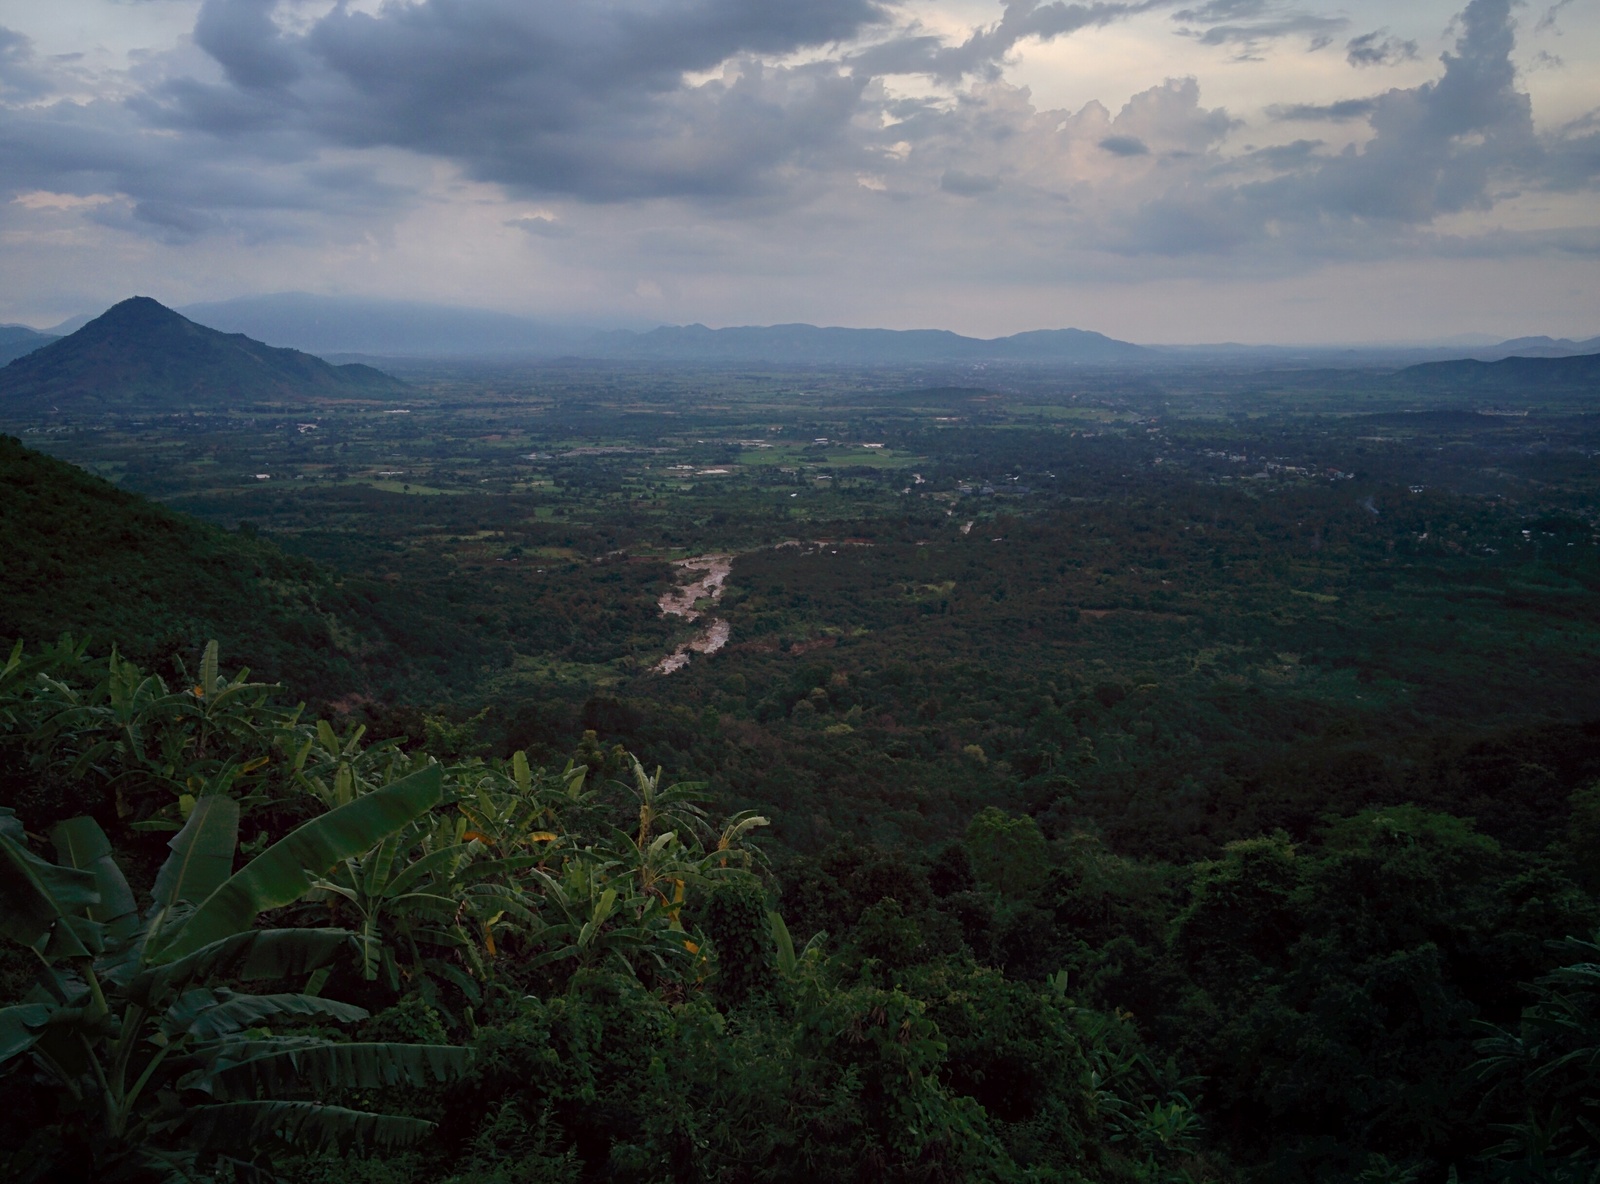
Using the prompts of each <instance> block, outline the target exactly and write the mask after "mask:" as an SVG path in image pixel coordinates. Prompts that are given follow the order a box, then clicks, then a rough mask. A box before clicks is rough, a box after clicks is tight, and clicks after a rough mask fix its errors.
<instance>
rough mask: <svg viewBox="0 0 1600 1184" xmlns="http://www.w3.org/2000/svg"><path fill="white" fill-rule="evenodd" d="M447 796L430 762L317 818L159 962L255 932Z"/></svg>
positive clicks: (266, 855)
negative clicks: (272, 912)
mask: <svg viewBox="0 0 1600 1184" xmlns="http://www.w3.org/2000/svg"><path fill="white" fill-rule="evenodd" d="M443 793H444V777H443V773H442V770H441V769H440V767H439V766H438V765H432V766H430V767H428V768H426V769H422V770H420V771H418V772H416V773H413V774H411V775H410V776H409V777H403V778H401V779H400V780H399V781H396V782H393V783H392V784H390V785H386V786H384V787H383V788H382V789H378V790H374V791H373V792H372V793H369V794H367V795H365V796H364V797H360V798H357V799H356V800H355V801H353V802H351V803H349V804H348V805H344V806H340V807H339V808H338V809H337V810H331V811H329V812H328V813H327V814H324V815H322V816H321V817H320V818H313V819H312V820H311V821H310V822H307V823H305V824H304V825H303V826H300V827H298V828H296V829H295V830H293V831H291V832H290V833H289V834H288V835H286V836H284V838H282V839H280V840H279V841H278V842H276V843H274V844H273V845H272V846H271V847H268V848H267V849H266V850H265V851H263V852H262V853H261V854H260V855H258V856H257V857H256V858H255V859H253V860H251V861H250V862H249V863H248V864H247V865H246V866H245V867H243V868H241V869H240V870H239V871H238V872H236V873H235V874H234V875H233V876H231V877H230V878H229V879H228V880H227V882H225V883H224V884H222V885H221V886H219V887H218V888H217V890H216V891H215V892H213V893H212V894H211V895H210V896H208V897H207V898H206V899H205V901H204V902H203V903H202V904H201V905H200V907H199V908H198V909H196V910H195V913H194V915H193V916H192V917H190V918H189V920H188V922H187V923H186V924H185V925H184V926H183V928H182V929H181V930H180V931H179V933H178V935H177V937H176V938H174V939H172V940H171V941H169V942H168V943H167V945H166V946H165V947H164V948H163V949H162V950H161V951H160V953H159V954H157V958H158V959H159V960H160V961H164V962H170V961H173V960H174V959H177V958H181V957H183V956H185V955H186V954H189V953H192V952H193V951H195V950H198V949H200V948H201V947H202V946H205V945H207V944H209V943H211V942H214V941H219V940H221V939H222V938H225V937H229V936H231V935H232V934H235V933H241V932H243V931H245V930H247V929H249V928H250V926H251V925H253V924H254V923H255V919H256V917H257V916H259V915H260V914H261V913H262V912H264V911H265V910H267V909H271V908H278V907H280V906H282V905H286V904H291V903H293V902H294V901H296V900H299V899H300V897H302V896H303V895H305V893H306V890H307V889H308V888H309V887H310V880H311V878H312V877H315V876H320V875H322V874H324V873H325V872H327V871H328V870H329V869H330V868H331V867H333V865H334V864H336V863H338V862H339V861H340V860H341V859H349V858H350V857H352V856H355V855H361V854H363V853H364V852H366V851H368V850H370V849H371V848H372V847H373V846H374V845H375V844H376V843H378V842H379V841H380V840H381V839H383V838H384V837H385V836H387V835H390V834H393V833H394V832H395V831H397V830H399V829H400V828H401V827H403V826H405V825H406V824H407V823H409V822H411V821H412V820H413V819H415V818H419V817H421V816H422V815H423V814H426V813H427V812H428V811H429V810H431V809H432V808H433V807H434V806H436V805H437V804H438V803H439V799H440V798H441V797H442V796H443ZM206 800H208V801H210V800H213V799H209V798H208V799H206Z"/></svg>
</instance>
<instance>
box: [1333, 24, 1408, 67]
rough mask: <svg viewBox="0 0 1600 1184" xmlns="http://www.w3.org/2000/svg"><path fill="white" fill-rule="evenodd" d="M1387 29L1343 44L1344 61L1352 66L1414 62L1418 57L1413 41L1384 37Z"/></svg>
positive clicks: (1353, 38)
mask: <svg viewBox="0 0 1600 1184" xmlns="http://www.w3.org/2000/svg"><path fill="white" fill-rule="evenodd" d="M1387 32H1388V30H1387V29H1378V30H1377V31H1376V32H1372V33H1363V34H1361V36H1359V37H1352V38H1350V40H1349V41H1346V42H1345V44H1344V49H1345V54H1344V59H1345V61H1347V62H1349V63H1350V64H1351V65H1352V66H1392V65H1394V64H1395V63H1396V62H1414V61H1416V60H1417V58H1418V57H1419V56H1421V55H1420V54H1419V53H1418V51H1417V43H1416V42H1415V41H1402V40H1400V39H1399V38H1398V37H1386V36H1384V34H1385V33H1387Z"/></svg>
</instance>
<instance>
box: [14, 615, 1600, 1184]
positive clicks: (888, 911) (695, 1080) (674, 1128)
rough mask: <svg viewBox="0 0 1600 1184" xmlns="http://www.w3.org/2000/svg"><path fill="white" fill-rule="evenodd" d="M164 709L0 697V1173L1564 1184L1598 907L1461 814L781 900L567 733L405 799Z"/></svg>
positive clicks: (64, 687) (1003, 850)
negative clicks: (575, 747) (565, 758)
mask: <svg viewBox="0 0 1600 1184" xmlns="http://www.w3.org/2000/svg"><path fill="white" fill-rule="evenodd" d="M186 684H187V685H183V686H180V687H179V688H177V689H174V688H172V687H169V686H168V685H166V684H165V683H164V682H162V681H161V680H159V679H155V678H153V677H150V676H146V675H144V674H143V673H141V672H140V671H139V670H137V669H136V668H134V667H133V666H132V665H131V664H130V663H128V662H126V661H124V660H122V659H120V658H117V657H112V658H110V659H108V660H92V659H90V658H88V657H87V656H86V654H85V653H84V651H83V650H82V649H81V648H80V647H75V646H72V645H70V644H63V645H61V646H58V647H54V648H52V649H49V650H46V651H44V652H42V653H41V654H38V655H35V656H32V657H29V656H27V655H25V654H23V653H22V652H21V650H20V649H19V650H18V651H16V652H14V653H13V654H12V655H11V657H10V659H9V661H8V663H7V664H6V666H5V667H4V669H3V670H0V761H3V763H4V766H5V768H6V770H7V776H8V784H11V785H23V784H26V785H29V786H32V787H33V788H32V789H31V791H30V793H29V794H27V795H23V796H22V797H19V798H18V799H17V800H16V801H15V802H14V805H15V806H17V807H18V808H17V810H16V813H14V814H13V813H10V812H9V811H8V812H7V813H6V814H4V815H3V816H0V856H3V858H0V905H3V914H4V915H3V921H0V933H3V934H4V936H6V937H7V938H9V939H11V943H12V951H13V952H12V954H10V955H8V957H7V960H5V961H4V962H3V963H0V972H3V973H4V979H3V980H0V991H3V993H4V997H3V999H0V1003H4V1004H6V1006H4V1007H3V1008H0V1099H3V1102H4V1105H3V1106H0V1147H4V1148H6V1150H5V1151H4V1152H3V1153H0V1155H3V1156H4V1158H3V1159H0V1170H3V1171H4V1172H5V1173H6V1176H7V1178H8V1179H19V1180H34V1179H38V1180H45V1179H62V1180H64V1179H76V1178H86V1177H87V1178H95V1179H106V1180H113V1179H117V1180H129V1181H142V1180H161V1179H197V1180H198V1179H209V1180H216V1181H218V1182H219V1184H220V1182H222V1181H226V1180H230V1179H232V1180H240V1179H266V1178H270V1177H273V1176H276V1177H277V1178H280V1179H284V1180H289V1181H302V1182H304V1184H321V1182H322V1181H330V1182H331V1181H333V1180H336V1179H337V1180H340V1181H352V1180H354V1181H372V1182H374V1184H377V1182H380V1181H381V1182H387V1181H399V1180H406V1181H430V1182H433V1181H437V1182H439V1184H446V1182H449V1184H477V1182H480V1181H481V1182H489V1181H494V1182H499V1181H505V1182H507V1184H510V1182H512V1181H579V1180H596V1181H598V1180H605V1181H640V1182H644V1181H660V1180H681V1181H790V1180H794V1181H799V1180H817V1179H823V1180H849V1179H859V1180H874V1181H876V1180H904V1181H912V1180H916V1181H924V1180H925V1181H965V1180H999V1181H1005V1180H1016V1181H1024V1180H1028V1181H1047V1180H1060V1181H1074V1180H1096V1181H1099V1180H1127V1181H1152V1182H1153V1181H1172V1182H1174V1184H1176V1182H1177V1181H1201V1180H1208V1179H1209V1180H1224V1179H1245V1178H1250V1177H1252V1176H1254V1177H1259V1178H1271V1179H1296V1178H1299V1179H1307V1180H1312V1179H1326V1180H1339V1179H1351V1180H1355V1179H1362V1180H1376V1179H1416V1180H1420V1179H1425V1178H1433V1177H1438V1178H1440V1179H1443V1178H1444V1174H1445V1172H1446V1171H1447V1170H1449V1171H1454V1172H1455V1173H1456V1175H1457V1176H1458V1178H1460V1179H1502V1178H1503V1179H1514V1178H1517V1179H1573V1180H1577V1179H1587V1178H1589V1177H1590V1175H1591V1174H1592V1173H1593V1171H1594V1170H1595V1168H1596V1163H1597V1158H1596V1155H1595V1149H1596V1139H1595V1115H1594V1106H1595V1100H1594V1099H1595V1097H1596V1096H1597V1094H1600V1088H1597V1084H1596V1081H1595V1077H1594V1074H1595V1071H1596V1065H1597V1064H1600V1051H1597V1050H1600V1028H1597V1025H1596V1017H1597V1015H1600V991H1597V989H1596V981H1597V980H1596V978H1595V973H1594V960H1595V957H1596V951H1595V948H1594V947H1593V946H1583V945H1576V944H1569V945H1568V946H1566V947H1562V950H1561V953H1562V954H1565V955H1566V956H1567V961H1566V963H1565V964H1564V965H1558V963H1557V962H1554V961H1552V960H1551V959H1552V958H1559V957H1560V954H1557V953H1554V952H1552V951H1550V950H1547V949H1546V948H1545V946H1544V944H1543V942H1544V939H1545V938H1547V937H1555V936H1561V935H1563V934H1570V933H1573V932H1579V931H1582V930H1583V928H1584V927H1585V926H1592V925H1593V923H1594V921H1595V919H1596V918H1595V908H1594V902H1593V899H1592V898H1591V897H1590V896H1588V895H1587V894H1586V893H1585V892H1584V891H1582V890H1581V889H1580V888H1579V886H1578V885H1576V884H1575V883H1574V882H1573V881H1572V880H1571V879H1569V878H1567V876H1566V875H1565V874H1564V873H1563V871H1562V868H1563V866H1564V864H1563V862H1562V860H1561V859H1557V858H1555V857H1554V856H1550V857H1542V856H1541V857H1534V856H1530V855H1525V854H1515V853H1508V852H1506V851H1503V850H1501V849H1500V847H1499V846H1498V844H1496V843H1495V842H1494V841H1493V840H1491V839H1489V838H1486V837H1484V836H1482V835H1478V834H1476V833H1475V832H1474V831H1473V829H1472V827H1471V826H1470V824H1468V823H1466V822H1464V821H1462V820H1458V819H1455V818H1451V817H1448V816H1446V815H1440V814H1434V813H1429V812H1427V811H1422V810H1418V809H1415V808H1407V809H1391V810H1385V811H1376V812H1368V813H1366V814H1362V815H1358V816H1355V817H1352V818H1348V819H1342V820H1329V821H1328V823H1327V825H1326V826H1325V828H1324V829H1323V831H1322V832H1321V833H1320V835H1319V838H1318V840H1317V841H1316V842H1315V843H1313V844H1304V845H1297V844H1293V843H1290V842H1289V841H1288V840H1287V839H1286V838H1284V837H1283V836H1276V837H1274V836H1267V837H1263V838H1260V839H1255V840H1248V841H1245V842H1241V843H1236V844H1233V845H1231V846H1230V847H1229V848H1228V849H1227V850H1226V851H1225V852H1224V853H1223V854H1222V856H1221V857H1220V858H1217V859H1214V860H1210V861H1206V862H1203V863H1198V864H1193V865H1190V866H1188V867H1186V868H1181V869H1179V868H1173V867H1170V866H1167V865H1154V864H1152V865H1141V864H1138V863H1135V862H1133V861H1129V860H1125V859H1120V858H1117V857H1114V856H1112V855H1110V854H1109V853H1108V852H1106V851H1105V850H1104V849H1103V848H1101V847H1100V846H1099V845H1098V844H1097V842H1096V841H1095V840H1094V839H1093V838H1092V837H1090V836H1086V835H1079V836H1075V837H1074V838H1073V839H1072V840H1071V841H1070V842H1068V843H1054V844H1052V843H1049V842H1047V841H1046V840H1045V839H1044V837H1043V836H1042V834H1041V833H1040V832H1039V830H1038V828H1037V826H1036V825H1035V824H1034V823H1033V821H1032V820H1031V819H1029V818H1026V817H1023V818H1013V817H1010V816H1008V815H1006V814H1005V813H1003V812H1002V811H999V810H985V811H984V812H982V813H981V814H979V815H978V817H976V818H975V819H974V820H973V821H972V824H971V826H970V827H969V828H968V831H967V833H966V837H965V840H964V841H963V842H961V843H957V844H952V845H950V846H949V847H947V848H945V849H944V850H943V851H941V852H939V853H937V854H936V855H935V856H934V857H933V858H931V859H928V860H918V859H915V858H913V857H910V856H908V855H907V854H906V853H904V852H895V851H882V850H877V849H871V848H859V847H851V846H848V845H841V846H837V847H835V848H833V849H830V850H829V851H828V852H826V853H824V855H823V856H821V857H819V858H817V859H813V860H806V861H796V862H793V863H790V864H789V865H787V866H786V867H785V868H783V869H782V870H781V872H780V873H774V871H773V870H772V869H771V868H770V867H769V866H768V865H767V863H766V861H765V859H764V857H763V856H762V854H761V852H760V851H759V849H758V848H756V847H754V846H752V843H751V840H752V838H753V836H754V835H756V834H757V833H759V830H760V828H761V827H762V826H764V825H765V823H766V819H764V818H761V817H758V816H755V815H751V814H748V813H745V814H739V815H734V816H733V817H731V818H727V819H723V820H718V821H714V820H713V818H712V815H711V814H710V813H709V806H708V801H707V798H706V796H705V793H704V789H703V787H700V786H696V785H691V784H681V783H680V784H672V783H670V782H668V781H667V780H666V779H665V778H664V777H663V776H662V774H661V772H660V771H659V770H657V771H655V772H654V773H652V772H650V771H648V770H646V769H645V768H643V767H642V766H640V765H639V764H638V762H637V761H634V760H632V759H631V758H630V757H628V756H627V754H625V753H623V752H621V751H618V750H614V751H611V752H606V751H604V750H602V749H601V748H600V747H599V746H598V745H597V744H595V743H594V742H593V741H592V739H590V740H587V741H586V742H585V744H584V745H583V746H581V747H580V749H579V752H578V753H577V757H576V759H574V760H573V761H570V762H569V763H568V764H567V765H566V767H565V768H563V769H560V770H548V769H540V768H535V767H532V766H531V765H530V764H529V762H528V761H527V759H526V758H525V756H523V755H522V754H520V753H518V754H514V755H513V756H512V757H511V759H509V760H507V761H503V762H499V761H487V762H486V761H483V760H480V759H477V758H470V759H456V760H455V761H454V763H450V764H446V765H441V764H439V763H437V762H436V761H435V760H433V759H432V758H431V757H429V756H428V754H427V753H426V752H424V751H421V750H419V751H413V752H404V751H401V750H400V749H399V748H398V747H397V746H396V745H394V744H393V743H384V744H378V745H366V744H364V743H363V737H362V735H361V734H360V732H359V730H352V731H349V732H346V733H345V734H343V735H340V734H338V733H337V732H336V731H335V730H334V729H333V728H332V727H331V726H330V725H329V724H328V723H327V722H326V721H309V720H306V719H303V718H302V716H301V713H300V712H298V711H293V710H285V709H283V708H280V707H277V706H275V705H274V704H273V702H272V695H271V691H270V688H266V687H262V686H258V685H255V684H251V683H250V682H249V681H248V680H247V678H245V677H244V676H243V675H241V676H239V677H235V678H227V677H225V676H224V675H223V674H222V673H221V672H220V670H219V664H218V658H217V654H216V651H215V648H214V647H211V648H208V650H207V652H206V653H205V654H204V655H202V658H201V660H200V662H199V665H198V674H197V676H196V677H195V678H194V679H193V680H186ZM442 755H446V756H452V755H453V754H450V753H448V752H444V753H442ZM1575 825H1576V823H1575ZM1579 829H1580V830H1581V827H1580V828H1579ZM1574 834H1575V835H1577V834H1578V832H1577V831H1575V832H1574ZM163 841H165V844H166V847H167V851H166V852H165V853H163V852H162V849H161V848H162V844H163ZM779 908H781V910H782V911H781V913H780V912H779V911H778V909H779ZM1539 975H1542V976H1543V977H1540V978H1539V981H1538V983H1537V984H1536V986H1535V987H1534V988H1532V995H1531V998H1530V996H1529V995H1528V994H1527V993H1525V992H1520V991H1519V988H1518V987H1517V986H1516V983H1517V981H1518V980H1519V978H1533V977H1535V976H1539ZM1519 1013H1520V1014H1519ZM1479 1021H1490V1022H1492V1023H1498V1024H1499V1025H1500V1026H1499V1027H1498V1028H1494V1027H1490V1028H1485V1027H1484V1026H1483V1025H1482V1023H1481V1022H1479ZM1474 1041H1477V1045H1476V1047H1474V1043H1473V1042H1474ZM1200 1073H1203V1074H1204V1076H1203V1077H1202V1076H1200V1075H1199V1074H1200ZM1486 1131H1487V1132H1488V1134H1487V1135H1485V1133H1484V1132H1486ZM1473 1138H1476V1139H1477V1142H1476V1143H1475V1144H1472V1143H1470V1142H1469V1140H1471V1139H1473Z"/></svg>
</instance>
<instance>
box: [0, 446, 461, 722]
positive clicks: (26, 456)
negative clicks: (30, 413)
mask: <svg viewBox="0 0 1600 1184" xmlns="http://www.w3.org/2000/svg"><path fill="white" fill-rule="evenodd" d="M0 573H3V575H0V639H4V641H5V644H6V646H7V648H9V647H10V644H11V642H12V641H14V640H16V639H18V638H20V639H23V640H24V641H25V642H26V643H27V644H28V645H29V646H30V647H32V646H37V645H38V644H39V643H40V642H42V641H46V640H53V639H54V638H55V637H57V636H59V635H60V634H61V633H64V632H69V633H72V634H73V635H75V636H77V637H84V636H89V637H91V638H93V639H95V640H96V641H97V642H98V643H99V644H100V645H101V646H102V647H103V646H106V645H109V644H111V643H112V642H115V643H116V644H117V645H118V646H119V647H120V648H121V650H122V652H123V653H124V654H126V655H128V656H129V657H131V658H133V659H134V660H135V661H138V662H140V663H141V664H142V665H146V666H149V665H153V664H158V663H162V662H164V661H165V660H166V659H168V658H169V657H170V656H171V655H172V654H174V653H179V654H185V655H187V654H193V653H197V652H198V651H199V649H200V647H201V646H203V645H204V643H205V641H206V640H207V639H208V638H213V637H215V638H218V639H220V641H221V643H222V649H223V652H224V653H225V654H226V655H228V657H229V660H230V662H232V663H237V664H238V665H243V666H249V667H250V668H251V669H252V671H253V672H254V673H255V675H256V676H257V677H259V678H263V679H266V680H268V681H282V682H284V683H285V684H286V685H287V686H288V687H289V688H290V690H291V691H292V692H293V693H295V694H299V695H308V696H311V697H313V698H325V697H333V696H336V695H339V694H350V693H366V694H374V693H381V691H382V690H383V689H384V688H385V687H386V686H388V685H391V684H392V680H393V679H396V678H399V677H402V676H407V677H412V678H414V677H415V676H416V674H417V673H418V671H417V670H416V669H414V667H415V666H416V665H418V664H420V663H422V662H426V661H427V660H428V656H429V655H428V650H427V648H426V646H425V645H419V644H418V642H417V639H418V638H419V637H423V636H424V635H426V636H428V637H436V638H437V642H436V644H437V646H438V648H440V650H441V652H449V650H452V649H455V648H458V647H457V643H458V641H459V639H453V638H445V637H437V630H432V631H429V630H420V629H419V630H411V629H408V628H406V627H405V626H404V624H403V623H402V622H401V621H399V620H398V619H391V616H392V614H393V612H394V611H395V610H394V606H390V605H388V604H386V603H385V600H384V592H385V590H384V589H382V588H381V587H380V586H378V585H375V584H374V585H373V586H371V587H365V586H358V585H357V584H356V583H355V582H351V581H343V580H338V579H335V578H334V577H333V576H331V575H330V574H329V573H328V572H327V571H326V570H325V569H323V568H321V567H319V566H318V565H317V564H315V563H312V562H311V561H309V560H306V559H300V558H294V557H291V556H288V555H285V554H284V553H283V552H281V551H280V550H278V548H277V547H275V546H274V545H272V544H271V543H269V542H267V541H265V540H263V539H259V538H255V537H251V536H250V535H249V534H236V533H230V532H228V531H225V530H222V529H220V528H218V527H215V526H210V525H207V524H205V523H202V522H199V521H197V520H195V519H193V518H189V517H187V516H186V515H183V514H178V513H175V512H173V511H171V510H168V509H166V508H164V507H162V506H159V505H157V504H155V503H154V502H150V501H147V500H146V499H144V498H142V497H139V496H137V495H135V494H131V493H127V492H125V491H123V490H120V489H118V488H116V487H115V486H114V485H111V484H110V483H108V482H106V481H103V480H101V479H100V478H98V477H94V476H91V475H90V474H88V473H85V472H83V471H82V470H80V469H77V468H75V467H73V466H72V465H69V464H66V463H64V462H62V461H58V460H54V459H52V458H50V457H47V456H43V455H41V454H40V453H37V452H34V451H31V450H30V449H27V448H24V447H23V446H22V444H21V443H20V442H19V441H18V440H17V439H16V438H15V437H11V436H0ZM391 599H392V598H391ZM402 638H403V639H404V641H403V643H402V641H401V639H402ZM469 648H470V647H469ZM424 676H425V678H426V673H425V674H424Z"/></svg>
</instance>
